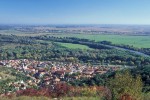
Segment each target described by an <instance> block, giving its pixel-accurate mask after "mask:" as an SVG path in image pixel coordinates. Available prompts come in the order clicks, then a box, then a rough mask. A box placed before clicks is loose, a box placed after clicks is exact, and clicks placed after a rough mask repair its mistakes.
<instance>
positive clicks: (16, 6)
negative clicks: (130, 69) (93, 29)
mask: <svg viewBox="0 0 150 100" xmlns="http://www.w3.org/2000/svg"><path fill="white" fill-rule="evenodd" d="M0 24H150V0H0Z"/></svg>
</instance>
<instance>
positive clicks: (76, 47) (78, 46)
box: [56, 42, 91, 49]
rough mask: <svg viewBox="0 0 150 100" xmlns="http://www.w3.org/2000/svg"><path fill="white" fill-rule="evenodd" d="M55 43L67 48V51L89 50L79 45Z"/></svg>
mask: <svg viewBox="0 0 150 100" xmlns="http://www.w3.org/2000/svg"><path fill="white" fill-rule="evenodd" d="M56 43H58V44H60V45H61V46H64V47H67V48H69V49H91V48H89V47H88V46H85V45H80V44H72V43H61V42H56Z"/></svg>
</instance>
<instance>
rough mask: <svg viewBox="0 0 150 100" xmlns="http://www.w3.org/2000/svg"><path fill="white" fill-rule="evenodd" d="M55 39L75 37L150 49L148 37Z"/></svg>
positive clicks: (91, 36)
mask: <svg viewBox="0 0 150 100" xmlns="http://www.w3.org/2000/svg"><path fill="white" fill-rule="evenodd" d="M50 36H55V37H77V38H85V39H90V40H95V41H104V40H106V41H111V42H112V43H113V44H125V45H130V46H134V47H138V48H150V36H132V35H103V34H56V35H50Z"/></svg>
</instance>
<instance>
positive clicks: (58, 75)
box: [0, 59, 122, 90]
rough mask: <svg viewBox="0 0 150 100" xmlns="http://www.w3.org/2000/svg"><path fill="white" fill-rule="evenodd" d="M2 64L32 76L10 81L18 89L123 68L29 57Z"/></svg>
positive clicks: (6, 61)
mask: <svg viewBox="0 0 150 100" xmlns="http://www.w3.org/2000/svg"><path fill="white" fill-rule="evenodd" d="M2 66H4V67H10V68H13V69H15V70H16V73H17V72H21V73H24V74H25V75H26V76H28V77H29V78H30V80H27V81H26V82H25V81H23V80H20V81H18V82H11V83H9V85H10V86H14V87H15V89H16V90H21V89H26V88H27V87H44V86H51V87H54V85H55V84H58V83H65V82H69V81H71V80H75V79H81V78H92V77H93V76H94V75H96V74H104V73H106V72H108V71H116V70H120V69H121V68H122V67H121V66H119V65H116V66H115V65H109V66H108V65H104V66H102V65H93V66H92V65H88V64H80V63H64V62H53V61H35V60H28V59H20V60H2V61H0V67H2ZM0 79H1V78H0Z"/></svg>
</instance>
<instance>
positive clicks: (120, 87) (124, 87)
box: [108, 71, 143, 100]
mask: <svg viewBox="0 0 150 100" xmlns="http://www.w3.org/2000/svg"><path fill="white" fill-rule="evenodd" d="M142 86H143V84H142V81H141V77H140V76H137V77H135V78H133V76H132V75H131V74H130V73H129V71H125V72H123V73H119V72H118V73H116V75H115V77H114V78H113V79H110V81H109V82H108V87H109V88H110V89H111V92H112V97H113V99H114V100H116V99H119V98H121V96H123V95H126V94H127V95H130V96H131V97H132V98H134V99H137V100H141V99H142Z"/></svg>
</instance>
